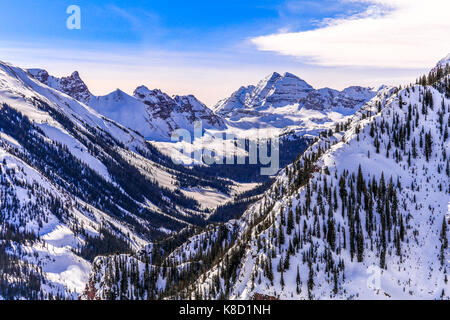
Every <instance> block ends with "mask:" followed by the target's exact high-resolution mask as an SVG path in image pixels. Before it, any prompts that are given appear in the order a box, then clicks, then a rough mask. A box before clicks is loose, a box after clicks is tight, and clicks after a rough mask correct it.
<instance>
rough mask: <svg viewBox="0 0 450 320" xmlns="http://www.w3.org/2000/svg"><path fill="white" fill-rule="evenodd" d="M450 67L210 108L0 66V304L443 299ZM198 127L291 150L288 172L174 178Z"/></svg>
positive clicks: (239, 94) (263, 85) (207, 171)
mask: <svg viewBox="0 0 450 320" xmlns="http://www.w3.org/2000/svg"><path fill="white" fill-rule="evenodd" d="M448 60H449V59H448V57H447V58H445V59H443V60H442V61H440V62H439V64H438V65H437V66H436V68H434V69H433V70H432V71H431V72H430V73H429V74H428V75H427V76H424V77H421V78H419V79H418V80H417V83H416V84H414V85H409V86H406V87H404V88H395V87H381V88H379V89H377V90H373V89H370V88H363V87H350V88H347V89H344V90H343V91H337V90H333V89H328V88H324V89H318V90H316V89H314V88H312V87H311V86H310V85H308V84H307V83H306V82H305V81H303V80H301V79H300V78H298V77H296V76H295V75H293V74H290V73H285V74H279V73H273V74H271V75H270V76H268V77H267V78H265V79H264V80H262V81H260V82H259V83H258V84H257V85H256V86H252V85H251V86H247V87H241V88H240V89H239V90H238V91H236V92H235V93H233V94H232V95H231V97H229V98H227V99H225V100H222V101H220V102H219V103H218V104H216V106H214V107H212V108H208V107H207V106H206V105H205V104H203V103H201V102H200V101H199V100H198V99H196V98H195V97H194V96H192V95H188V96H172V97H170V96H168V95H167V94H165V93H163V92H162V91H160V90H158V89H154V90H150V89H148V88H147V87H145V86H140V87H138V88H137V89H136V90H135V91H134V94H133V95H129V94H127V93H125V92H123V91H121V90H116V91H114V92H112V93H111V94H108V95H106V96H100V97H99V96H94V95H93V94H92V93H91V92H90V90H89V89H88V87H87V86H86V84H85V83H84V82H83V80H81V78H80V76H79V74H78V72H74V73H73V74H72V75H70V76H68V77H63V78H57V77H54V76H51V75H49V74H48V72H47V71H45V70H42V69H28V70H25V69H21V68H18V67H15V66H13V65H11V64H8V63H4V62H0V129H1V131H0V172H1V174H0V190H1V192H0V196H1V198H0V205H1V207H0V208H1V210H0V213H1V215H0V222H1V223H0V225H1V228H0V238H1V239H2V241H1V243H0V261H2V264H1V265H0V270H1V272H2V274H3V275H4V276H2V277H1V278H0V298H4V299H51V298H67V299H72V298H83V299H161V298H166V299H177V298H185V299H186V298H189V299H223V298H227V299H252V298H257V297H272V298H277V299H278V298H279V299H327V298H340V299H358V298H359V299H361V298H377V299H378V298H379V299H387V298H431V299H437V298H448V297H449V292H448V290H446V289H447V288H448V284H447V283H448V279H447V269H448V267H449V264H450V261H449V259H450V252H449V249H448V235H447V229H448V224H449V220H450V185H449V181H450V179H449V177H450V159H449V151H450V143H449V139H448V130H449V128H450V116H449V114H450V78H449V75H450V68H449V67H448V62H449V61H448ZM196 121H201V122H202V125H203V129H204V131H205V133H206V136H207V134H208V133H210V134H214V133H223V134H225V133H232V134H235V135H237V136H244V137H247V138H248V139H256V138H259V137H261V135H265V137H274V136H277V137H278V136H280V137H282V142H283V143H282V152H281V154H282V157H283V159H282V160H283V161H282V167H283V168H282V169H281V170H280V171H279V173H278V174H276V176H275V177H273V179H271V178H269V177H267V178H265V179H264V180H256V176H255V175H254V172H253V171H252V170H254V168H253V167H251V166H248V165H244V166H241V167H237V166H230V167H227V166H225V165H223V166H220V165H216V166H207V165H205V164H201V163H197V165H194V166H192V165H189V166H185V165H181V164H175V163H174V162H173V161H172V160H173V159H171V157H172V158H173V157H174V155H175V157H177V155H176V153H175V150H176V149H177V147H178V145H179V142H172V141H171V136H172V133H173V132H175V130H177V129H187V130H188V131H190V132H192V130H193V127H194V123H195V122H196ZM261 131H262V133H260V132H261ZM205 146H206V147H208V144H207V138H201V139H199V140H197V141H193V143H192V146H191V147H192V148H193V149H194V150H195V149H196V148H205ZM212 146H213V147H214V145H213V144H212ZM245 151H246V150H244V152H245ZM242 177H247V180H246V181H245V183H244V181H242V180H241V178H242ZM368 273H370V274H371V275H372V276H373V277H372V278H370V279H374V280H375V281H374V282H373V283H369V284H368V282H367V279H368Z"/></svg>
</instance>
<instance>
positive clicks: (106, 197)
mask: <svg viewBox="0 0 450 320" xmlns="http://www.w3.org/2000/svg"><path fill="white" fill-rule="evenodd" d="M239 187H240V186H239V185H237V184H235V183H234V182H233V181H231V180H229V179H222V178H220V177H211V176H208V175H207V174H205V173H203V172H202V171H200V170H197V168H194V169H189V168H186V167H184V166H180V165H175V164H174V163H173V162H172V160H171V159H170V158H168V157H167V156H164V155H162V154H161V153H160V152H159V151H158V150H157V149H156V148H155V147H154V146H152V145H151V144H150V143H148V142H147V141H146V140H145V139H144V138H143V137H142V136H141V135H140V134H139V133H137V132H135V131H133V130H131V129H127V128H125V127H123V126H122V125H120V124H118V123H116V122H114V121H112V120H110V119H108V118H106V117H104V116H102V115H100V114H98V113H97V112H95V111H94V110H93V109H91V108H89V107H88V106H86V105H84V104H83V103H81V102H79V101H77V100H75V99H73V98H71V97H69V96H67V95H66V94H64V93H62V92H60V91H57V90H55V89H53V88H50V87H48V86H46V85H45V84H43V83H41V82H40V81H37V80H35V79H34V78H33V77H32V76H31V74H30V73H28V72H27V71H26V70H23V69H20V68H17V67H14V66H12V65H10V64H7V63H0V190H1V192H0V235H1V237H0V239H1V242H0V255H1V259H0V274H1V275H0V298H4V299H18V298H25V299H50V298H62V297H64V298H70V297H76V296H77V294H76V293H75V291H77V292H78V293H80V292H81V290H82V289H83V288H84V284H85V283H86V281H87V276H88V274H89V272H90V261H92V260H93V259H94V258H95V257H96V256H97V255H104V254H112V253H120V252H131V251H132V250H133V249H137V248H140V247H142V246H144V245H146V244H147V243H149V241H153V240H155V239H158V238H161V237H165V236H166V235H167V234H170V233H171V232H176V231H179V230H182V229H183V228H185V227H187V226H204V225H206V224H207V223H208V222H207V219H208V217H209V215H210V214H211V211H210V208H206V207H205V206H203V204H202V203H200V202H199V201H198V200H199V199H200V198H201V196H202V194H203V193H204V192H208V195H209V197H212V196H219V195H220V197H221V198H220V199H221V200H222V201H226V200H229V199H231V198H232V194H234V193H236V192H237V190H238V189H239ZM219 202H220V201H219Z"/></svg>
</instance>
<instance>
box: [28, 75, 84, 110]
mask: <svg viewBox="0 0 450 320" xmlns="http://www.w3.org/2000/svg"><path fill="white" fill-rule="evenodd" d="M28 72H29V73H30V74H31V75H32V76H33V77H34V78H35V79H37V80H39V81H40V82H42V83H44V84H46V85H48V86H49V87H52V88H54V89H56V90H58V91H61V92H63V93H65V94H67V95H68V96H70V97H72V98H74V99H76V100H78V101H80V102H83V103H85V104H89V101H90V99H91V97H92V94H91V92H90V91H89V88H88V87H87V85H86V84H85V83H84V82H83V80H81V78H80V75H79V73H78V71H75V72H73V73H72V74H71V75H70V76H68V77H62V78H56V77H53V76H51V75H49V74H48V72H47V71H46V70H43V69H29V70H28Z"/></svg>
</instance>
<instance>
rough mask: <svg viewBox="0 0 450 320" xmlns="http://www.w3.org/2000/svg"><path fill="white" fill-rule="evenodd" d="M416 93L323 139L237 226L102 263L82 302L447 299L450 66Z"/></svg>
mask: <svg viewBox="0 0 450 320" xmlns="http://www.w3.org/2000/svg"><path fill="white" fill-rule="evenodd" d="M420 82H421V83H416V84H414V85H409V86H406V87H403V88H401V89H400V88H383V89H382V90H380V92H378V94H377V95H376V96H375V97H374V98H372V99H371V100H370V101H369V102H367V103H366V104H365V105H364V106H363V107H362V108H361V109H360V110H358V111H357V112H356V113H355V114H354V115H353V116H352V117H350V118H347V119H345V121H342V122H340V123H336V124H335V127H334V129H333V130H327V131H325V132H323V133H322V134H320V135H319V138H318V139H317V140H316V142H315V143H314V144H312V145H311V146H310V147H309V148H308V149H307V150H306V151H305V152H304V153H303V154H302V155H301V156H299V157H298V158H297V159H295V161H294V162H293V163H292V164H291V165H289V166H287V167H286V168H285V169H283V170H282V171H281V172H280V174H279V175H278V176H277V179H276V181H275V183H274V184H273V185H272V187H271V188H270V189H269V190H268V191H266V192H265V193H264V195H263V197H262V198H261V199H260V200H258V201H257V202H256V203H254V204H253V205H251V206H250V207H249V208H248V209H247V210H246V211H245V213H244V214H243V215H242V217H240V218H238V219H235V220H231V221H229V222H227V223H225V224H220V225H216V226H209V227H207V228H205V229H203V230H200V231H198V232H194V233H193V234H192V235H188V234H187V233H180V235H179V238H176V237H174V238H170V239H166V241H165V242H163V243H161V244H152V245H151V246H148V247H145V248H143V250H141V251H139V252H137V253H136V254H134V255H121V256H110V257H98V258H97V259H96V260H95V261H94V263H93V269H92V270H93V272H92V274H91V276H90V281H89V286H88V290H86V291H85V294H84V295H83V297H84V298H91V299H92V298H98V299H124V298H130V299H161V298H164V299H200V300H203V299H205V300H210V299H254V298H255V297H265V298H273V299H296V300H298V299H447V300H448V299H450V291H449V285H448V280H449V279H448V270H449V268H450V247H449V238H450V233H449V226H450V136H449V131H450V66H446V67H445V68H442V67H438V68H437V70H436V71H432V72H431V73H430V74H429V75H428V76H427V77H423V78H421V80H420ZM183 240H184V241H183ZM180 242H183V243H182V244H181V245H180ZM166 248H170V249H169V250H166ZM117 261H119V262H120V263H117ZM168 274H170V276H168ZM149 275H151V276H149ZM124 288H126V289H124Z"/></svg>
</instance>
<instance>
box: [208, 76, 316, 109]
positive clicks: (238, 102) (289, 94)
mask: <svg viewBox="0 0 450 320" xmlns="http://www.w3.org/2000/svg"><path fill="white" fill-rule="evenodd" d="M313 90H314V89H313V88H312V87H311V86H310V85H309V84H307V83H306V82H305V81H303V80H302V79H300V78H298V77H297V76H295V75H293V74H291V73H284V74H283V75H280V74H279V73H277V72H274V73H272V74H271V75H269V76H267V77H266V78H265V79H263V80H261V81H260V82H259V83H258V85H256V86H252V85H251V86H248V87H241V88H240V89H239V90H238V91H236V92H234V93H233V94H232V95H231V97H229V98H227V99H224V100H221V101H219V102H218V103H217V104H216V105H215V106H214V107H213V110H214V111H215V112H217V113H219V114H222V115H229V114H230V113H233V112H240V111H250V110H258V111H259V110H263V109H267V108H269V107H281V106H286V105H289V104H294V103H297V102H298V101H299V99H300V98H303V97H305V96H306V95H307V94H308V93H309V92H311V91H313Z"/></svg>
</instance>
